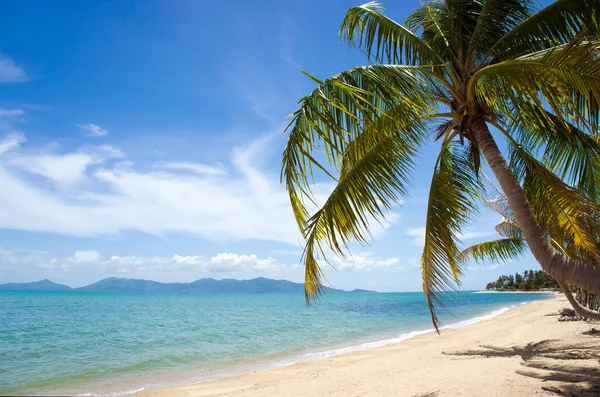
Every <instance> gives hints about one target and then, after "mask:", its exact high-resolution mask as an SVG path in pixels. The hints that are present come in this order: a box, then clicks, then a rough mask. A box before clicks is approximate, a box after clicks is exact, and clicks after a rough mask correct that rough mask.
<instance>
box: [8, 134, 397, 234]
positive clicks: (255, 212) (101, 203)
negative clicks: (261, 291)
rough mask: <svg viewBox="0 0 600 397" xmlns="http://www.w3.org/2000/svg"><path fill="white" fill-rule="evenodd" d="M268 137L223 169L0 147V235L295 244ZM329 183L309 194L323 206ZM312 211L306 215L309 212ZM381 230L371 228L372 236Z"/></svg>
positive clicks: (108, 152) (235, 154)
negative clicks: (135, 235)
mask: <svg viewBox="0 0 600 397" xmlns="http://www.w3.org/2000/svg"><path fill="white" fill-rule="evenodd" d="M275 139H276V136H274V135H273V134H270V135H268V136H265V137H262V138H260V139H257V140H255V141H253V142H251V143H249V144H247V145H245V146H239V147H235V148H233V149H232V151H231V153H230V154H229V161H228V162H226V164H220V163H217V164H205V163H195V162H185V161H184V162H182V161H177V162H165V161H160V162H157V163H155V164H150V165H148V164H147V163H145V162H144V163H141V164H138V163H136V162H135V159H130V158H127V157H126V156H125V154H124V153H122V152H121V151H120V150H119V149H118V148H116V147H113V146H110V145H88V146H83V147H80V148H78V149H76V150H71V151H66V152H65V151H58V150H57V149H56V147H54V151H52V152H48V151H47V150H46V151H43V152H42V151H40V149H36V148H35V147H32V146H31V145H32V144H31V143H28V144H27V145H23V146H22V144H23V143H24V142H25V141H26V140H25V136H24V135H22V134H21V135H10V136H6V137H5V139H4V140H0V154H1V155H0V185H2V186H3V187H4V192H5V193H4V194H2V195H0V228H8V229H17V230H24V231H36V232H48V233H59V234H65V235H76V236H89V237H91V236H107V235H116V234H119V233H122V232H125V231H137V232H142V233H146V234H152V235H156V236H161V237H162V236H167V235H169V234H171V233H188V234H191V235H196V236H199V237H202V238H205V239H208V240H211V241H219V242H224V241H240V240H255V239H258V240H268V241H277V242H284V243H289V244H292V245H295V246H298V245H299V244H301V242H302V236H301V234H300V232H299V230H298V227H297V225H296V222H295V221H294V219H293V212H292V210H291V208H290V204H289V197H288V195H287V192H286V191H285V188H284V187H283V186H282V185H281V184H280V183H279V179H278V177H277V175H276V173H275V171H273V172H271V171H269V170H265V169H263V168H262V166H261V165H260V164H262V163H263V159H264V157H265V154H266V153H268V152H269V151H270V149H269V148H270V147H272V146H273V144H274V140H275ZM331 189H332V186H331V184H327V183H320V184H316V185H314V186H313V191H314V192H315V194H316V198H317V200H318V201H319V202H321V203H322V202H324V200H325V198H326V197H327V195H328V193H329V192H330V191H331ZM311 210H314V209H311ZM398 219H399V215H397V214H394V213H390V214H389V216H388V222H383V223H382V224H379V223H377V222H373V228H372V232H373V235H380V234H381V233H383V232H384V231H385V230H387V229H388V227H389V225H390V224H391V223H394V222H395V221H397V220H398Z"/></svg>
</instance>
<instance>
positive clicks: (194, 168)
mask: <svg viewBox="0 0 600 397" xmlns="http://www.w3.org/2000/svg"><path fill="white" fill-rule="evenodd" d="M156 167H157V168H162V169H166V170H174V171H178V170H179V171H189V172H193V173H196V174H198V175H213V176H216V175H227V171H226V170H225V169H224V168H223V166H220V165H218V166H212V165H208V164H201V163H194V162H191V161H177V162H159V163H157V164H156Z"/></svg>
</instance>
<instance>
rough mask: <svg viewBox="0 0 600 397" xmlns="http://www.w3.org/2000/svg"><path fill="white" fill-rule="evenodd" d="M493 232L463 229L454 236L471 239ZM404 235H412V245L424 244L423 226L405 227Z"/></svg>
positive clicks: (490, 234)
mask: <svg viewBox="0 0 600 397" xmlns="http://www.w3.org/2000/svg"><path fill="white" fill-rule="evenodd" d="M494 234H495V232H494V231H493V230H490V231H482V230H473V229H465V230H463V231H462V232H461V233H458V234H457V235H456V238H457V239H459V240H471V239H476V238H481V237H486V236H492V235H494ZM404 235H405V236H409V237H413V238H412V239H411V241H410V244H411V245H414V246H421V247H422V246H423V245H424V244H425V228H424V227H413V228H407V229H406V230H405V231H404Z"/></svg>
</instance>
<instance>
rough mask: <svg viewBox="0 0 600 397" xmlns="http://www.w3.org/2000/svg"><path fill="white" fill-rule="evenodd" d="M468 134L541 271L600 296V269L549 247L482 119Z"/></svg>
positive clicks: (472, 126) (479, 118)
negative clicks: (480, 153)
mask: <svg viewBox="0 0 600 397" xmlns="http://www.w3.org/2000/svg"><path fill="white" fill-rule="evenodd" d="M471 131H472V132H473V133H474V135H475V138H476V139H477V143H478V144H479V147H480V149H481V151H482V152H483V156H484V157H485V159H486V161H487V163H488V164H489V166H490V168H491V169H492V171H493V172H494V175H495V176H496V179H497V180H498V182H499V183H500V186H501V187H502V190H503V191H504V194H505V195H506V198H507V199H508V203H509V204H510V207H511V208H512V210H513V212H514V214H515V217H516V219H517V222H518V223H519V227H520V228H521V232H522V233H523V237H524V238H525V241H526V242H527V245H528V246H529V249H530V250H531V253H532V254H533V256H534V257H535V259H536V260H537V261H538V263H539V264H540V266H541V267H542V269H544V270H545V271H546V272H548V274H550V275H551V276H552V277H553V278H554V279H556V280H559V281H561V282H565V283H568V284H571V285H575V286H577V287H580V288H583V289H585V290H588V291H589V292H591V293H594V294H596V295H600V266H597V265H595V264H591V263H585V262H582V261H579V260H576V259H572V258H569V257H568V256H566V255H564V254H562V253H561V252H559V251H557V250H556V249H555V248H554V247H552V245H551V244H550V241H549V240H548V238H547V235H546V232H544V230H543V229H542V228H541V227H540V225H539V224H538V222H537V221H536V219H535V216H534V215H533V211H532V210H531V206H530V205H529V202H528V201H527V197H526V196H525V193H524V192H523V189H522V188H521V185H519V182H518V181H517V179H516V178H515V176H514V175H513V173H512V172H511V170H510V168H509V167H508V164H507V163H506V160H505V159H504V156H503V155H502V153H501V152H500V149H498V146H497V145H496V142H495V141H494V138H493V137H492V134H491V133H490V130H489V129H488V126H487V124H486V123H485V120H484V119H483V118H481V117H477V118H475V119H473V121H472V123H471Z"/></svg>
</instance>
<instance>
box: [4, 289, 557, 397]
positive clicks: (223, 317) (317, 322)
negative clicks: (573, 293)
mask: <svg viewBox="0 0 600 397" xmlns="http://www.w3.org/2000/svg"><path fill="white" fill-rule="evenodd" d="M550 297H551V295H548V294H544V293H539V294H531V293H522V294H520V293H511V294H506V295H505V294H489V295H488V294H478V293H476V291H468V292H467V291H461V292H460V293H459V294H456V295H455V296H454V300H453V303H451V304H449V306H448V311H442V312H441V313H440V318H441V320H442V321H443V325H444V327H445V328H457V327H462V326H466V325H469V324H473V323H475V322H478V321H481V320H482V319H487V318H491V317H495V316H497V315H499V314H501V313H504V312H505V311H507V310H510V309H511V307H515V306H517V305H520V304H523V303H527V302H531V301H536V300H540V299H547V298H550ZM0 303H2V305H0V306H1V308H2V309H0V311H2V313H0V314H1V315H2V316H1V317H0V318H2V319H3V320H0V321H2V322H3V324H2V329H3V330H5V333H4V335H5V337H4V338H3V342H2V344H1V345H0V357H3V358H4V360H0V361H3V362H4V364H0V367H2V368H0V369H1V372H2V373H3V374H5V375H4V377H3V379H4V380H2V381H1V382H0V394H23V395H27V394H36V395H44V394H46V395H51V394H70V395H82V396H83V395H85V396H95V395H111V396H115V397H116V396H125V395H129V394H134V393H137V392H140V391H143V390H150V389H155V388H163V387H172V386H178V385H186V384H194V383H200V382H206V381H211V380H216V379H221V378H227V377H231V376H235V375H241V374H243V373H247V372H253V371H257V370H266V369H272V368H277V367H282V366H287V365H292V364H294V363H297V362H302V361H311V360H316V359H321V358H327V357H332V356H335V355H339V354H345V353H349V352H352V351H357V350H364V349H370V348H373V347H377V346H383V345H385V344H388V343H394V342H400V341H402V340H406V339H409V338H412V337H414V336H418V335H422V334H425V333H430V332H433V331H434V329H433V327H432V326H431V320H430V317H429V313H428V311H427V307H426V304H425V302H424V299H423V293H420V292H400V293H397V292H396V293H392V292H378V293H364V292H359V293H354V294H335V293H332V294H326V295H325V296H323V297H322V299H321V301H320V302H319V303H317V304H316V305H314V306H312V307H310V308H307V307H306V306H305V303H304V299H303V297H301V296H299V295H298V294H295V293H245V294H243V293H238V294H236V293H216V294H211V293H195V294H179V293H169V294H147V293H146V294H144V293H122V292H121V293H118V292H84V291H0ZM442 332H443V330H442ZM8 358H10V359H11V360H10V361H9V360H8Z"/></svg>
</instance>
